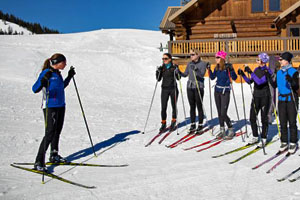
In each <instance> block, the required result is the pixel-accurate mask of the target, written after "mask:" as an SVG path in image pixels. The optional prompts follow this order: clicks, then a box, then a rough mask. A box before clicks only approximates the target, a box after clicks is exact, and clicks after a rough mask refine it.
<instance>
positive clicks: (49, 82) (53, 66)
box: [32, 53, 76, 171]
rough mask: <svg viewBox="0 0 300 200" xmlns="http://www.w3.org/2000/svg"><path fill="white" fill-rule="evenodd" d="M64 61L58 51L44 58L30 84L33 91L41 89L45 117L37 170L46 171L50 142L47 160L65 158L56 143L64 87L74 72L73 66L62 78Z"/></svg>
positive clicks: (52, 160) (63, 111)
mask: <svg viewBox="0 0 300 200" xmlns="http://www.w3.org/2000/svg"><path fill="white" fill-rule="evenodd" d="M66 62H67V60H66V57H65V56H64V55H63V54H59V53H56V54H54V55H52V56H51V58H48V59H46V60H45V62H44V65H43V68H42V72H41V73H40V75H39V77H38V80H37V81H36V82H35V83H34V85H33V86H32V91H33V92H34V93H38V92H40V91H43V105H42V108H43V112H44V118H45V136H44V138H43V140H42V142H41V144H40V147H39V151H38V153H37V156H36V159H35V164H34V169H36V170H39V171H47V168H46V166H45V154H46V151H47V149H48V146H49V145H50V144H51V151H50V159H49V161H50V162H52V163H61V162H66V159H64V158H63V157H61V156H60V155H59V154H58V150H59V149H58V144H59V137H60V133H61V130H62V127H63V123H64V116H65V106H66V103H65V88H66V87H67V86H68V85H69V83H70V81H71V79H72V77H73V76H74V75H75V74H76V73H75V70H74V68H73V67H71V68H70V70H69V72H68V76H67V78H66V79H63V77H62V75H61V73H60V70H63V69H64V68H65V67H66Z"/></svg>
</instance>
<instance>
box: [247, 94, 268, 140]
mask: <svg viewBox="0 0 300 200" xmlns="http://www.w3.org/2000/svg"><path fill="white" fill-rule="evenodd" d="M269 109H270V96H264V97H254V99H253V100H252V103H251V109H250V123H251V129H252V134H253V136H254V137H258V130H257V129H258V128H257V115H258V112H259V111H260V115H261V123H262V133H261V134H262V135H261V137H262V138H265V139H266V138H267V134H268V125H269V124H268V121H269V120H268V113H269Z"/></svg>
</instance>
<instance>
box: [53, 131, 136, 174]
mask: <svg viewBox="0 0 300 200" xmlns="http://www.w3.org/2000/svg"><path fill="white" fill-rule="evenodd" d="M138 133H140V131H138V130H133V131H129V132H124V133H119V134H116V135H115V136H113V137H112V138H110V139H108V140H105V141H102V142H99V143H98V144H95V145H94V150H95V153H96V155H97V156H99V155H100V154H102V153H104V152H105V151H107V150H109V149H111V148H113V147H115V146H116V145H118V144H120V143H121V142H125V141H127V140H129V138H128V136H130V135H136V134H138ZM107 147H109V148H107ZM104 148H107V149H105V150H104V151H102V152H100V153H97V152H98V151H100V150H101V149H104ZM90 155H94V152H93V148H92V147H89V148H86V149H82V150H80V151H77V152H75V153H72V154H71V155H69V156H67V157H65V158H66V159H67V160H68V161H70V162H72V161H74V160H78V159H81V158H84V157H88V156H90ZM89 159H90V158H89ZM89 159H88V160H89ZM54 168H55V165H52V166H50V167H48V171H50V172H53V169H54Z"/></svg>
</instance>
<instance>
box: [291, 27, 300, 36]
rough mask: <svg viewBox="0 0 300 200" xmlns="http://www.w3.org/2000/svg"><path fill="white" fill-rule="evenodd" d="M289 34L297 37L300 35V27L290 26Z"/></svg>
mask: <svg viewBox="0 0 300 200" xmlns="http://www.w3.org/2000/svg"><path fill="white" fill-rule="evenodd" d="M290 36H291V37H297V36H298V37H299V36H300V28H291V29H290Z"/></svg>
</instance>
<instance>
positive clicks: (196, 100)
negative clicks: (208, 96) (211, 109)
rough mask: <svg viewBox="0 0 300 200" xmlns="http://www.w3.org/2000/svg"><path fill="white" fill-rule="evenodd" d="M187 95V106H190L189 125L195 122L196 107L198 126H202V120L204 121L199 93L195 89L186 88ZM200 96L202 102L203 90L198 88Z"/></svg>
mask: <svg viewBox="0 0 300 200" xmlns="http://www.w3.org/2000/svg"><path fill="white" fill-rule="evenodd" d="M187 95H188V100H189V104H190V116H191V123H195V121H196V106H197V109H198V117H199V124H202V123H203V119H204V114H203V108H202V103H201V100H200V97H199V92H198V90H197V88H188V89H187ZM200 95H201V98H202V101H203V96H204V90H203V89H202V88H200Z"/></svg>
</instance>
